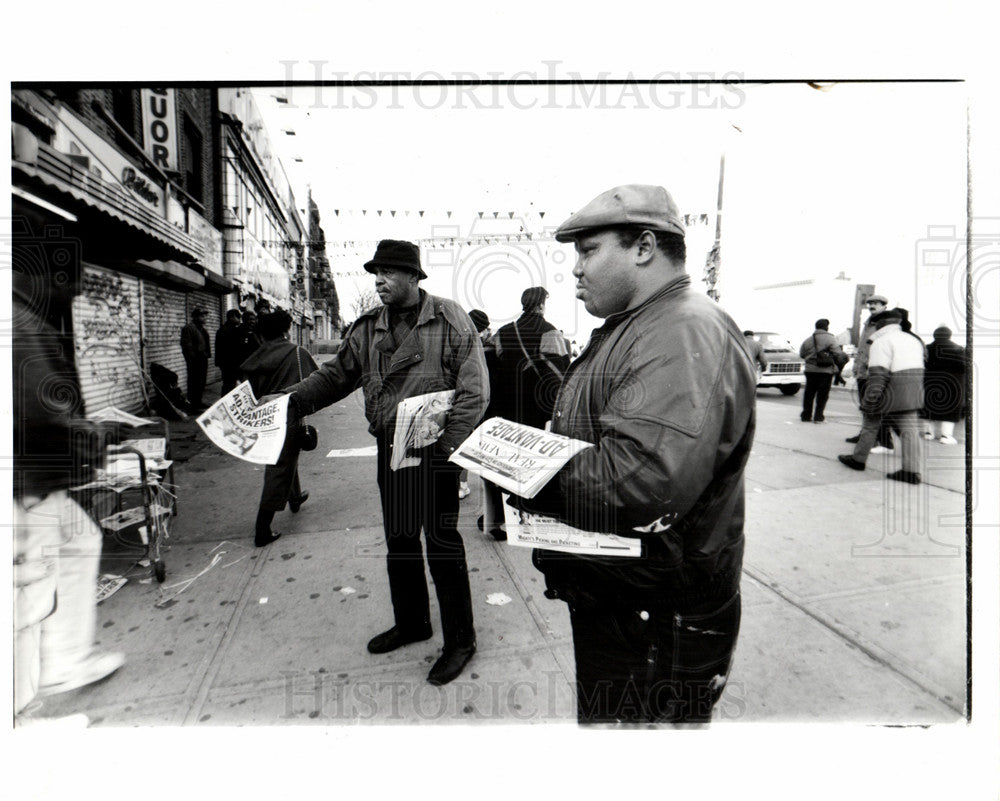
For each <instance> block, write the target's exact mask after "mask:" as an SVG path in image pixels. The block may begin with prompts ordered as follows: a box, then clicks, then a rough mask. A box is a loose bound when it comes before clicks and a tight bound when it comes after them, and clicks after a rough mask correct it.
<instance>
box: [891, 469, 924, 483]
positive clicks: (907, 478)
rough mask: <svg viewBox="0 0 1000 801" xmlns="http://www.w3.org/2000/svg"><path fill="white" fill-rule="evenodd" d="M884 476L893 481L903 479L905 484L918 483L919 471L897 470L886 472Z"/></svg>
mask: <svg viewBox="0 0 1000 801" xmlns="http://www.w3.org/2000/svg"><path fill="white" fill-rule="evenodd" d="M886 478H891V479H892V480H893V481H904V482H906V483H907V484H919V483H920V473H911V472H909V471H908V470H897V471H896V472H895V473H887V474H886Z"/></svg>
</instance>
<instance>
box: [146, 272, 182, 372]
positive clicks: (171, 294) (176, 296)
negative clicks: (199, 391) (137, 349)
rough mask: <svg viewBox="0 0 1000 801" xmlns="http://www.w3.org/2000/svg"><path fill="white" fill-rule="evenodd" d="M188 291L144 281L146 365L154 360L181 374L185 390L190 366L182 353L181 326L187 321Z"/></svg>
mask: <svg viewBox="0 0 1000 801" xmlns="http://www.w3.org/2000/svg"><path fill="white" fill-rule="evenodd" d="M185 299H186V296H185V293H184V292H179V291H177V290H175V289H168V288H167V287H164V286H160V285H159V284H155V283H153V282H152V281H143V282H142V342H143V366H144V367H145V369H146V370H147V372H148V370H149V366H150V365H151V364H153V363H154V362H155V363H156V364H162V365H163V366H164V367H166V368H167V369H169V370H173V371H174V372H175V373H177V381H178V383H179V385H180V387H181V389H183V390H186V388H187V366H186V365H185V363H184V354H183V353H181V329H182V328H183V327H184V324H185V323H186V322H187V308H186V304H185Z"/></svg>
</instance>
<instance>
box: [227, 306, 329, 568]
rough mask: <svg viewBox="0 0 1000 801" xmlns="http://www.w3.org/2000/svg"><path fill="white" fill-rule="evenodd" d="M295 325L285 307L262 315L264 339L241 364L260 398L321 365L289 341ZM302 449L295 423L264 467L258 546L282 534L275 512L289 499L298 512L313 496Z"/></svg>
mask: <svg viewBox="0 0 1000 801" xmlns="http://www.w3.org/2000/svg"><path fill="white" fill-rule="evenodd" d="M291 327H292V317H291V315H290V314H289V313H288V312H286V311H285V310H284V309H278V310H277V311H273V312H271V313H270V314H265V315H264V316H263V317H261V319H260V325H259V332H260V336H261V338H262V339H263V340H264V343H263V344H262V345H261V346H260V347H259V348H258V349H257V350H256V351H255V352H254V354H253V355H252V356H250V358H248V359H247V360H246V361H245V362H243V363H242V364H241V365H240V367H239V369H240V370H242V371H243V373H244V374H245V375H246V376H247V377H248V379H249V381H250V387H251V389H253V392H254V395H255V396H256V397H258V398H263V397H265V396H267V395H270V394H273V393H276V392H280V391H281V390H283V389H285V388H286V387H289V386H291V385H292V384H295V383H297V382H299V381H301V380H302V379H303V378H304V377H306V376H308V375H310V374H311V373H312V371H313V370H315V369H316V367H317V365H316V362H315V361H314V360H313V357H312V356H311V355H310V353H309V351H307V350H306V349H305V348H302V347H299V346H298V345H295V344H293V343H292V342H289V341H288V331H289V329H290V328H291ZM299 451H300V448H299V426H298V425H297V423H292V424H291V425H289V427H288V431H287V432H286V434H285V443H284V445H283V446H282V448H281V453H280V454H279V456H278V461H277V463H276V464H273V465H267V467H265V468H264V489H263V491H262V492H261V496H260V503H259V506H258V510H257V521H256V524H255V525H254V545H256V546H257V547H258V548H262V547H263V546H265V545H268V544H270V543H272V542H274V541H275V540H276V539H278V538H279V537H280V536H281V534H280V533H276V532H273V531H271V522H272V521H273V520H274V515H275V514H277V513H278V512H281V511H284V509H285V504H286V503H287V504H288V508H289V509H291V510H292V513H295V512H298V511H299V508H300V507H301V506H302V504H304V503H305V502H306V500H307V499H308V498H309V493H308V492H303V490H302V486H301V484H300V483H299Z"/></svg>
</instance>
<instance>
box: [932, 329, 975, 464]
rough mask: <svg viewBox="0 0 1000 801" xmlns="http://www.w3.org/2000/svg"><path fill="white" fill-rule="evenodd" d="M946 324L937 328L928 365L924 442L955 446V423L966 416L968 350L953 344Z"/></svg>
mask: <svg viewBox="0 0 1000 801" xmlns="http://www.w3.org/2000/svg"><path fill="white" fill-rule="evenodd" d="M951 336H952V332H951V329H950V328H948V326H946V325H942V326H939V327H938V328H935V329H934V341H933V342H932V343H931V344H930V345H928V346H927V362H926V364H925V365H924V410H923V414H924V417H925V418H926V419H927V421H928V425H929V429H928V430H927V431H925V432H924V439H936V440H937V441H938V442H940V443H941V444H942V445H955V444H957V442H958V440H957V439H955V437H954V434H955V424H956V423H958V422H959V421H960V420H962V419H963V418H964V417H965V412H966V409H965V369H966V353H965V348H963V347H962V346H961V345H959V344H957V343H955V342H952V339H951Z"/></svg>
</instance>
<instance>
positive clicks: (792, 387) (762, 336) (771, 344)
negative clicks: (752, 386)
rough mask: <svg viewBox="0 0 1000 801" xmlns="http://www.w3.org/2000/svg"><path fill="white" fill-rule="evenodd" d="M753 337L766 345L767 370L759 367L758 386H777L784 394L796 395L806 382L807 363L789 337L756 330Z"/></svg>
mask: <svg viewBox="0 0 1000 801" xmlns="http://www.w3.org/2000/svg"><path fill="white" fill-rule="evenodd" d="M753 338H754V339H756V340H757V341H758V342H760V344H761V345H763V346H764V358H766V359H767V370H764V371H761V369H760V367H758V368H757V386H758V387H777V388H778V389H779V390H781V393H782V394H783V395H794V394H795V393H796V392H798V391H799V387H801V386H802V385H803V384H805V383H806V376H805V373H804V372H803V368H804V367H805V363H804V362H803V361H802V358H801V357H800V356H799V350H798V348H796V347H793V345H792V343H791V342H789V341H788V338H787V337H784V336H782V335H781V334H777V333H775V332H774V331H754V335H753Z"/></svg>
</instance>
